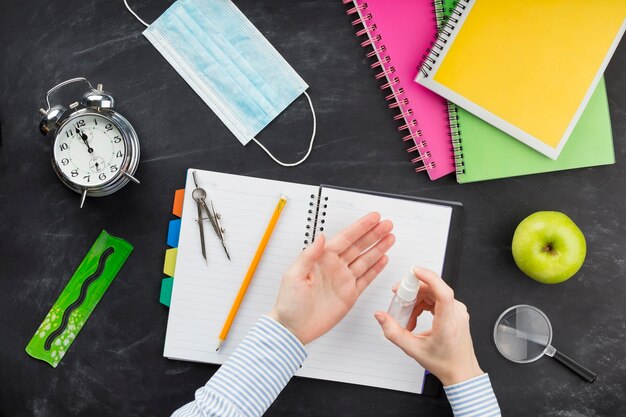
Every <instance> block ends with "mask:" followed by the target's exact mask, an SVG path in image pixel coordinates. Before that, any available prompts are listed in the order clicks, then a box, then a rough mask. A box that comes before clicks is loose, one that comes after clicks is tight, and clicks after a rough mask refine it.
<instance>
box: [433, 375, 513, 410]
mask: <svg viewBox="0 0 626 417" xmlns="http://www.w3.org/2000/svg"><path fill="white" fill-rule="evenodd" d="M443 389H444V391H445V392H446V396H447V397H448V401H450V405H451V406H452V412H453V413H454V417H478V416H480V417H500V415H501V414H500V406H499V405H498V400H497V399H496V395H495V394H494V393H493V388H491V381H490V380H489V375H487V374H482V375H480V376H477V377H475V378H472V379H468V380H467V381H463V382H460V383H458V384H454V385H449V386H447V387H443Z"/></svg>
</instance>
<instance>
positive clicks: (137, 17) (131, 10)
mask: <svg viewBox="0 0 626 417" xmlns="http://www.w3.org/2000/svg"><path fill="white" fill-rule="evenodd" d="M124 6H126V8H127V9H128V11H129V12H130V14H132V15H133V16H135V19H137V20H139V21H140V22H141V24H143V25H144V26H145V27H148V26H150V25H149V24H147V23H146V22H144V21H143V20H142V19H141V17H139V16H137V13H135V12H134V11H133V9H131V8H130V6H129V5H128V0H124Z"/></svg>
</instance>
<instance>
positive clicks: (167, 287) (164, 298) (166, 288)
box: [159, 278, 174, 307]
mask: <svg viewBox="0 0 626 417" xmlns="http://www.w3.org/2000/svg"><path fill="white" fill-rule="evenodd" d="M173 285H174V278H163V281H161V295H160V296H159V301H160V302H161V304H163V305H164V306H167V307H169V306H170V301H171V300H172V286H173Z"/></svg>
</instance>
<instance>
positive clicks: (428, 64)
mask: <svg viewBox="0 0 626 417" xmlns="http://www.w3.org/2000/svg"><path fill="white" fill-rule="evenodd" d="M469 2H470V0H457V2H456V3H455V5H454V8H453V9H452V12H451V14H450V17H448V19H446V20H445V21H444V22H443V23H442V24H441V27H440V28H439V31H438V33H437V37H436V38H435V40H434V41H432V42H431V44H430V47H429V48H428V49H427V50H426V54H424V55H423V56H422V65H421V66H420V72H421V73H422V74H423V75H424V77H428V75H429V74H430V71H432V69H433V67H434V66H435V64H436V63H437V58H439V56H440V55H441V51H442V50H443V47H444V45H445V44H446V43H448V39H449V38H450V36H451V35H452V30H454V28H455V27H456V25H457V24H458V23H459V20H460V18H461V17H462V16H463V13H464V11H465V9H467V5H468V3H469ZM439 13H441V16H442V15H443V2H441V1H439V0H435V14H436V16H437V19H439V16H440V15H439Z"/></svg>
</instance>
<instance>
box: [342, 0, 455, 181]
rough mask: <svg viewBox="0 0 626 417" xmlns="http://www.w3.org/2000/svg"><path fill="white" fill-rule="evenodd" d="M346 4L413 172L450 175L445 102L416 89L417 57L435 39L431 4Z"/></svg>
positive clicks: (360, 0) (369, 0)
mask: <svg viewBox="0 0 626 417" xmlns="http://www.w3.org/2000/svg"><path fill="white" fill-rule="evenodd" d="M343 3H344V4H351V6H352V7H351V8H350V9H349V10H348V11H347V13H348V14H349V15H354V16H357V18H356V19H355V20H354V21H352V25H353V26H356V27H358V28H359V30H358V31H357V33H356V34H357V36H363V37H365V36H366V37H367V39H364V40H363V42H361V46H363V47H366V48H370V49H371V51H369V52H368V53H367V57H368V58H373V59H375V60H376V62H374V63H372V64H371V66H372V68H380V72H379V73H378V75H376V79H380V80H382V81H384V83H383V85H381V86H380V88H381V90H383V91H385V92H387V93H388V95H387V96H386V100H387V101H389V102H390V104H389V108H392V109H397V110H398V114H397V115H396V116H395V117H394V119H395V120H398V122H399V123H400V124H401V125H400V126H399V127H398V130H399V131H401V132H403V133H404V134H403V137H402V140H403V141H405V142H409V143H410V146H409V147H408V149H407V151H408V152H409V153H417V154H418V155H419V156H417V155H416V156H415V157H414V158H413V159H411V162H413V163H415V164H419V166H417V167H416V168H415V172H422V171H425V172H427V173H428V176H429V177H430V179H431V180H436V179H437V178H440V177H442V176H444V175H447V174H450V173H451V172H453V171H454V153H453V150H452V142H451V137H450V125H449V122H448V121H447V114H448V110H447V102H446V101H445V100H444V99H443V98H441V97H440V96H438V95H437V94H435V93H433V92H431V91H430V90H428V89H426V88H425V87H422V86H421V85H419V84H417V83H415V82H414V81H413V80H414V79H415V77H416V75H417V72H418V69H419V67H420V64H421V62H420V60H421V57H422V56H423V55H424V54H425V52H426V50H427V49H428V48H429V47H430V46H431V45H432V42H433V41H434V40H435V37H436V35H437V21H436V15H435V9H434V6H433V2H432V0H343Z"/></svg>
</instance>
